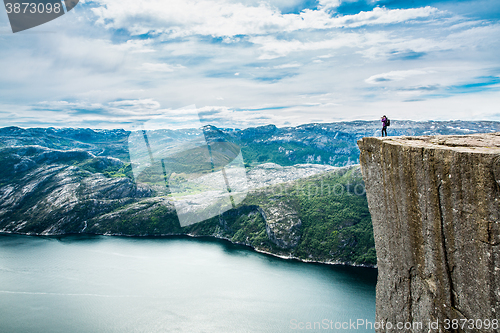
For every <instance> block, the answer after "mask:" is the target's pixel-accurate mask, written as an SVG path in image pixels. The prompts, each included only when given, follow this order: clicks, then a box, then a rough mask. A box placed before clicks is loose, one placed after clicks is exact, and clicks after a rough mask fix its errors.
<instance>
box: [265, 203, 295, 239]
mask: <svg viewBox="0 0 500 333" xmlns="http://www.w3.org/2000/svg"><path fill="white" fill-rule="evenodd" d="M259 212H260V214H261V215H262V217H263V218H264V221H266V233H267V236H268V237H269V240H271V242H273V243H274V244H276V245H277V246H278V247H280V248H282V249H291V248H294V247H296V246H297V245H298V244H299V241H300V227H301V226H302V222H301V221H300V218H299V214H298V213H297V212H296V211H295V210H294V209H292V208H291V207H290V206H289V205H287V203H286V202H284V201H280V202H276V203H275V204H274V205H269V206H267V205H266V206H263V207H261V208H259Z"/></svg>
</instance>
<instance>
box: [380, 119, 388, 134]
mask: <svg viewBox="0 0 500 333" xmlns="http://www.w3.org/2000/svg"><path fill="white" fill-rule="evenodd" d="M381 121H382V137H384V133H385V136H387V117H386V116H385V115H384V116H383V117H382V120H381Z"/></svg>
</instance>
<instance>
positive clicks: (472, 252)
mask: <svg viewBox="0 0 500 333" xmlns="http://www.w3.org/2000/svg"><path fill="white" fill-rule="evenodd" d="M358 146H359V148H360V150H361V155H360V163H361V167H362V172H363V178H364V180H365V184H366V192H367V199H368V206H369V209H370V213H371V216H372V222H373V228H374V236H375V248H376V252H377V257H378V260H377V263H378V269H379V276H378V283H377V310H376V322H377V323H382V322H384V323H388V322H390V323H391V325H394V327H393V328H392V329H389V328H388V327H387V325H386V326H384V327H383V328H382V327H381V326H380V325H379V327H378V329H377V330H376V331H377V332H395V331H404V332H483V331H484V332H495V331H496V332H498V331H499V330H498V325H497V326H496V329H494V328H493V327H492V326H491V322H492V321H493V320H495V319H496V320H497V323H498V320H499V319H500V248H499V245H500V221H499V215H500V206H499V199H500V187H499V184H500V133H492V134H476V135H460V136H428V137H386V138H363V139H361V140H359V141H358ZM454 319H456V320H458V321H454V322H453V321H452V320H454ZM471 319H473V320H474V323H473V324H471V323H472V321H471ZM465 320H467V321H465ZM478 320H479V321H481V323H479V321H478ZM486 320H489V322H490V327H489V328H488V329H485V327H486V324H487V323H488V322H487V321H486ZM436 321H437V324H438V325H437V326H436V325H435V324H436ZM429 322H430V323H432V324H431V325H430V326H429ZM397 323H403V325H404V324H406V327H405V329H404V330H401V329H399V330H398V329H396V327H395V325H396V324H397ZM407 323H411V328H410V324H407ZM418 323H422V326H419V324H418ZM453 323H458V327H457V326H456V325H454V326H452V324H453ZM463 323H466V324H465V325H462V324H463ZM480 324H481V326H482V327H479V326H480Z"/></svg>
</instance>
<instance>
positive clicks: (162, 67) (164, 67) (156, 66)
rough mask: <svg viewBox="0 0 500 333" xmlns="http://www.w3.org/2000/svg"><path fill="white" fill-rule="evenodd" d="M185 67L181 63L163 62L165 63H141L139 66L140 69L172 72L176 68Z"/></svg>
mask: <svg viewBox="0 0 500 333" xmlns="http://www.w3.org/2000/svg"><path fill="white" fill-rule="evenodd" d="M183 68H186V67H184V66H182V65H179V64H176V65H170V64H165V63H149V62H146V63H143V64H142V66H141V67H140V68H139V69H141V70H145V71H150V72H173V71H175V70H178V69H183Z"/></svg>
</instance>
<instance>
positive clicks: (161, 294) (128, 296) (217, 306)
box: [0, 236, 376, 333]
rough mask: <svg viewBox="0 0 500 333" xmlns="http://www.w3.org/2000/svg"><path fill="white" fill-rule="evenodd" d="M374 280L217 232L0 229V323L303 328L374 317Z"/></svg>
mask: <svg viewBox="0 0 500 333" xmlns="http://www.w3.org/2000/svg"><path fill="white" fill-rule="evenodd" d="M375 282H376V271H375V270H372V269H361V268H349V267H347V268H346V267H336V266H326V265H315V264H305V263H300V262H295V261H286V260H281V259H277V258H273V257H270V256H266V255H262V254H258V253H255V252H253V251H251V250H248V249H246V248H244V247H239V246H234V245H231V244H228V243H226V242H222V241H214V240H200V239H188V238H169V239H136V238H116V237H103V236H101V237H92V238H86V237H64V238H59V239H56V238H37V237H28V236H0V332H64V333H68V332H120V333H123V332H148V333H151V332H190V333H191V332H192V333H195V332H231V333H232V332H270V333H275V332H297V331H303V332H304V331H307V332H310V331H314V330H299V329H294V327H296V326H294V323H295V321H293V320H296V323H297V324H298V323H299V322H302V323H304V325H306V324H307V322H312V323H313V322H319V321H323V320H324V319H327V320H328V321H333V323H335V322H339V323H340V322H346V321H347V322H348V321H349V319H351V320H353V321H355V320H357V319H367V320H369V321H372V322H373V321H374V320H375ZM316 331H330V332H333V331H336V330H335V329H328V330H327V329H321V330H316ZM351 331H352V330H351ZM356 332H366V330H364V329H361V328H360V329H359V330H356Z"/></svg>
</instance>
